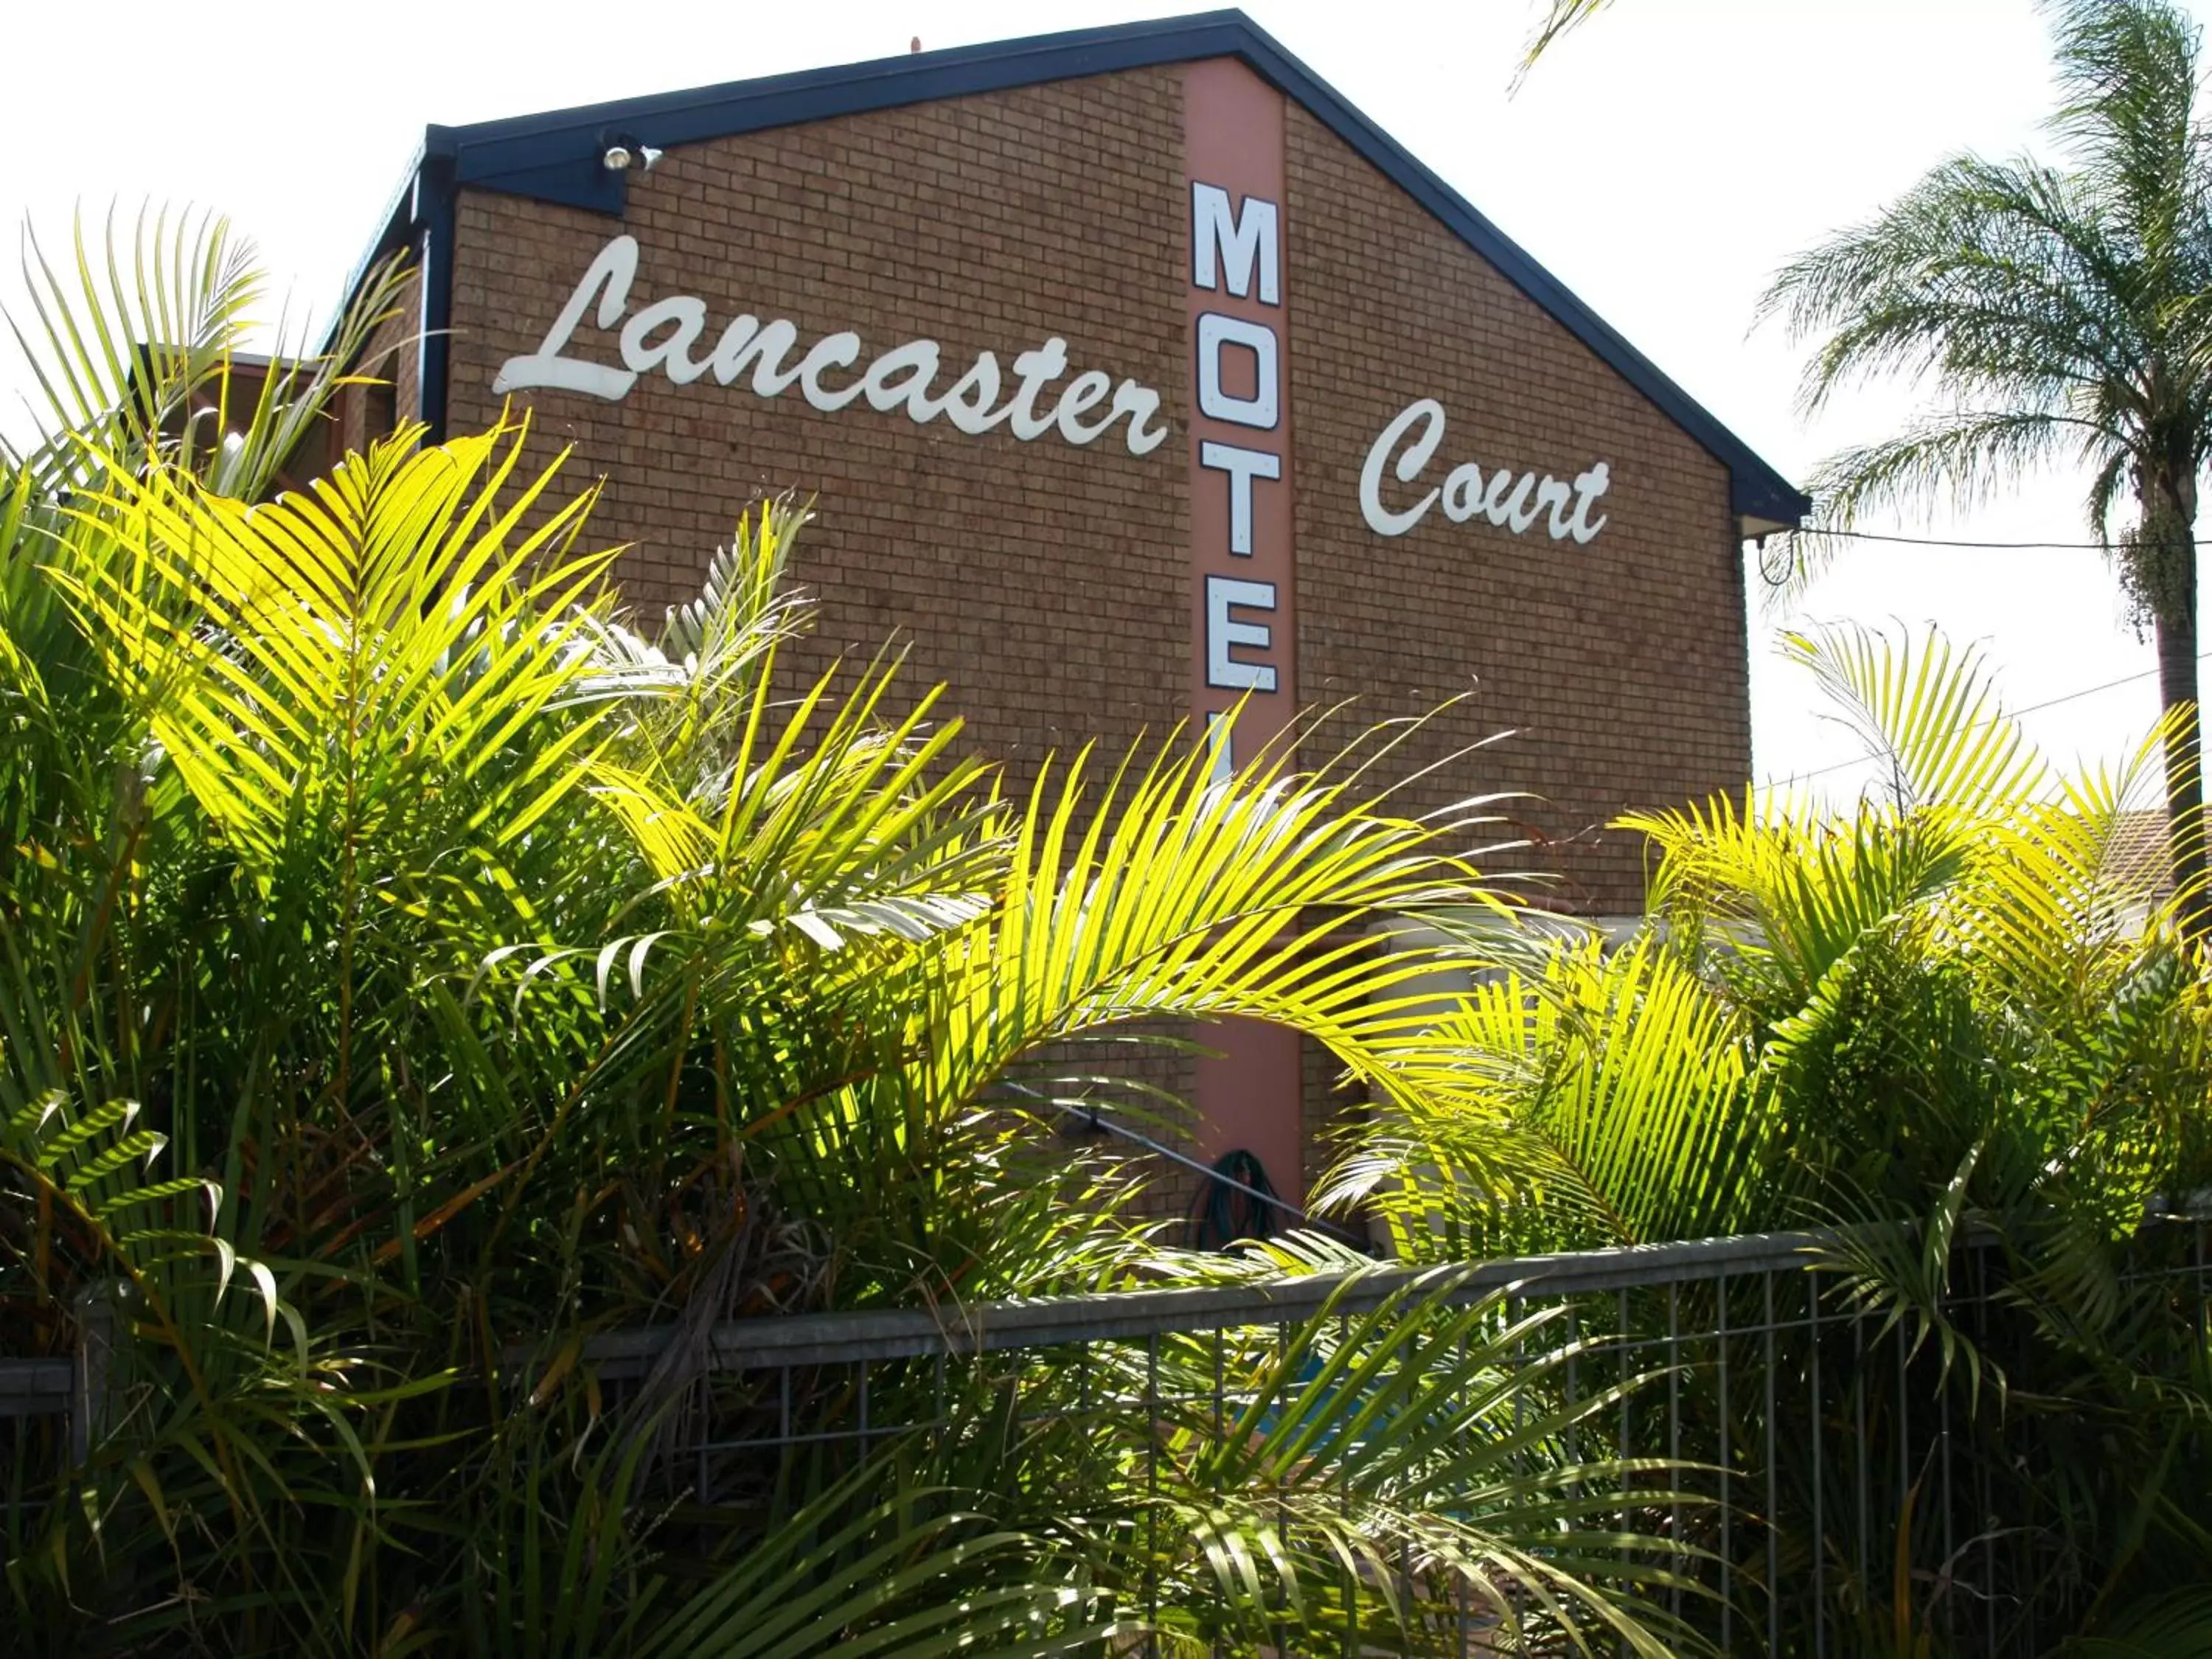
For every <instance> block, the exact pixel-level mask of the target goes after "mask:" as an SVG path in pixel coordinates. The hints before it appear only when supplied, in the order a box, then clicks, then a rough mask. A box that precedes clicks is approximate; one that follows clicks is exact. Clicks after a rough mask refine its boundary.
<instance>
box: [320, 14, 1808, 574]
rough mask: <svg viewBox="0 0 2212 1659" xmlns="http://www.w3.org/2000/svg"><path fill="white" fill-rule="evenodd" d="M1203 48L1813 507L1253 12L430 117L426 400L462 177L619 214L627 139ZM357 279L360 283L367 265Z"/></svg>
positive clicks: (1742, 512)
mask: <svg viewBox="0 0 2212 1659" xmlns="http://www.w3.org/2000/svg"><path fill="white" fill-rule="evenodd" d="M1200 58H1237V59H1239V60H1240V61H1242V62H1243V63H1244V64H1247V65H1248V66H1249V67H1250V68H1251V69H1252V70H1253V71H1254V72H1255V73H1256V74H1257V75H1259V76H1261V79H1263V80H1265V81H1267V82H1269V83H1270V84H1271V85H1273V86H1274V87H1275V88H1277V89H1278V90H1279V91H1280V92H1282V93H1283V94H1285V96H1286V97H1289V98H1292V99H1295V100H1297V102H1298V103H1299V104H1300V105H1302V106H1304V108H1305V109H1306V110H1307V111H1308V112H1310V113H1311V114H1312V115H1313V116H1314V117H1315V118H1317V119H1318V120H1320V121H1321V122H1322V124H1323V125H1326V126H1327V127H1328V128H1329V130H1330V131H1333V132H1334V133H1335V134H1336V136H1337V137H1339V138H1341V139H1342V140H1343V141H1344V142H1345V143H1346V144H1348V145H1350V146H1351V147H1352V149H1353V150H1355V151H1356V152H1358V154H1359V155H1361V156H1363V157H1364V158H1365V159H1366V160H1367V161H1369V162H1370V163H1371V164H1372V165H1373V166H1374V167H1376V168H1377V169H1378V170H1379V171H1381V172H1382V173H1383V174H1384V176H1386V177H1387V178H1389V179H1391V180H1392V181H1393V182H1394V183H1395V184H1396V185H1398V186H1399V187H1400V188H1401V189H1402V190H1404V191H1406V192H1407V194H1408V195H1410V196H1411V197H1413V199H1414V200H1415V201H1416V202H1418V203H1419V204H1421V206H1422V207H1423V208H1425V209H1426V210H1428V212H1429V213H1430V214H1431V215H1432V216H1435V217H1436V218H1437V220H1439V221H1440V222H1443V224H1444V225H1445V226H1446V227H1448V228H1449V229H1450V230H1451V231H1453V232H1454V233H1455V234H1456V235H1458V237H1459V238H1460V240H1462V241H1464V242H1465V243H1466V244H1467V245H1468V246H1469V247H1470V248H1472V249H1474V251H1475V252H1477V253H1479V254H1480V255H1481V256H1482V257H1483V258H1485V259H1486V260H1488V261H1489V262H1490V263H1491V264H1492V265H1493V266H1495V267H1496V268H1497V269H1498V270H1499V271H1500V272H1501V273H1503V274H1504V276H1505V277H1506V278H1507V280H1509V281H1510V282H1511V283H1513V284H1514V285H1515V286H1516V288H1518V289H1520V290H1521V291H1522V293H1523V294H1525V295H1528V297H1529V298H1530V299H1531V300H1533V301H1535V302H1536V304H1538V305H1539V306H1541V307H1543V309H1544V310H1545V311H1546V312H1547V313H1549V314H1550V315H1551V316H1552V317H1553V319H1556V320H1557V321H1558V322H1559V324H1560V325H1562V326H1564V327H1565V329H1566V330H1567V331H1568V332H1569V333H1571V334H1572V335H1573V336H1574V337H1576V338H1577V339H1578V340H1580V341H1581V342H1582V343H1583V344H1584V345H1585V346H1587V347H1589V349H1590V350H1591V351H1593V352H1595V354H1596V355H1597V356H1598V357H1599V358H1600V359H1601V360H1602V361H1603V362H1606V363H1607V364H1609V365H1610V366H1611V367H1612V368H1613V369H1614V370H1615V371H1616V372H1617V373H1619V374H1620V376H1621V378H1622V379H1623V380H1626V381H1627V382H1628V383H1629V384H1630V385H1631V386H1634V387H1635V388H1636V389H1637V390H1638V392H1642V393H1643V394H1644V397H1646V398H1649V399H1650V401H1651V402H1652V403H1653V404H1656V406H1657V407H1658V408H1659V409H1660V410H1662V412H1663V413H1665V414H1666V415H1667V416H1668V417H1669V418H1670V419H1672V420H1673V421H1674V423H1675V424H1676V425H1677V426H1679V427H1680V428H1682V430H1683V431H1685V432H1686V433H1687V434H1688V435H1690V436H1691V437H1692V438H1693V439H1694V440H1696V441H1697V442H1698V443H1699V445H1700V446H1702V447H1704V448H1705V450H1706V452H1707V453H1710V454H1711V455H1712V456H1713V458H1714V459H1717V460H1718V461H1719V462H1720V463H1721V464H1722V465H1724V466H1726V467H1727V468H1728V470H1729V479H1730V486H1729V497H1730V501H1729V504H1730V507H1731V509H1732V510H1733V511H1734V513H1735V515H1736V517H1737V520H1738V521H1739V524H1740V525H1741V526H1742V527H1743V529H1744V531H1745V533H1747V534H1757V533H1761V532H1762V531H1763V530H1771V529H1778V528H1782V527H1784V526H1795V525H1796V524H1797V523H1798V522H1800V521H1801V520H1802V519H1803V518H1804V517H1805V516H1806V514H1807V513H1809V512H1810V511H1811V509H1812V503H1811V501H1809V500H1808V498H1807V497H1806V496H1805V495H1804V494H1803V493H1802V491H1800V490H1798V489H1796V488H1795V487H1794V486H1793V485H1791V484H1790V483H1789V482H1788V481H1787V480H1786V479H1784V477H1782V476H1781V474H1779V473H1778V472H1777V471H1775V470H1774V469H1773V468H1772V467H1771V466H1769V465H1767V464H1766V463H1765V461H1763V460H1761V459H1759V456H1758V455H1757V454H1755V453H1753V451H1752V449H1751V447H1750V446H1749V445H1747V444H1746V443H1745V442H1744V441H1742V440H1741V438H1739V437H1737V436H1736V435H1735V434H1734V433H1732V432H1730V431H1729V429H1728V428H1726V427H1724V426H1723V425H1722V424H1721V423H1720V422H1718V421H1717V420H1716V419H1715V418H1714V417H1713V416H1711V414H1710V413H1708V412H1707V411H1706V410H1705V409H1704V408H1703V407H1701V406H1700V405H1699V404H1698V403H1697V402H1696V401H1695V400H1694V399H1692V398H1691V397H1690V395H1689V394H1688V393H1687V392H1684V391H1683V390H1682V388H1681V387H1680V386H1677V385H1675V384H1674V381H1673V380H1669V379H1668V377H1667V376H1666V375H1665V374H1662V373H1661V372H1660V370H1659V368H1657V367H1656V365H1655V364H1653V362H1651V360H1650V358H1648V357H1646V356H1644V354H1643V353H1642V352H1640V351H1638V349H1636V348H1635V347H1634V346H1632V345H1631V344H1630V343H1628V342H1627V341H1626V339H1624V338H1623V337H1621V336H1620V334H1619V333H1618V332H1617V331H1615V330H1614V329H1613V327H1612V325H1609V324H1607V322H1606V321H1605V319H1602V318H1601V317H1600V316H1598V314H1597V313H1595V312H1594V311H1592V310H1591V309H1590V308H1589V307H1588V306H1586V305H1584V304H1583V302H1582V301H1580V300H1579V299H1577V298H1576V297H1575V295H1573V294H1572V293H1571V291H1569V289H1567V287H1566V285H1565V283H1561V282H1560V281H1559V278H1557V277H1556V276H1553V275H1552V274H1551V273H1550V272H1549V271H1547V270H1545V269H1544V268H1543V267H1542V266H1541V265H1540V264H1537V263H1536V261H1535V260H1534V259H1533V258H1530V257H1529V256H1528V253H1527V252H1524V251H1523V250H1522V248H1521V247H1520V246H1518V245H1517V244H1516V243H1515V242H1514V241H1513V240H1511V239H1510V237H1508V236H1506V235H1505V234H1504V233H1503V232H1502V231H1500V230H1499V229H1498V227H1497V226H1495V225H1493V224H1492V223H1491V222H1490V221H1489V220H1487V219H1486V218H1484V217H1483V216H1482V215H1481V214H1480V213H1479V212H1477V211H1476V210H1475V209H1474V206H1473V205H1472V204H1470V203H1469V202H1468V200H1467V199H1466V198H1465V197H1462V196H1461V195H1460V194H1459V193H1458V192H1457V191H1455V190H1453V189H1452V187H1451V186H1450V185H1447V184H1446V183H1444V181H1443V179H1440V178H1438V177H1437V175H1436V174H1435V173H1433V172H1431V170H1430V169H1429V168H1428V167H1425V166H1424V165H1423V164H1422V163H1421V162H1420V161H1418V160H1416V159H1415V158H1414V157H1413V155H1412V154H1411V153H1410V152H1408V151H1407V149H1405V147H1404V146H1403V145H1401V144H1400V143H1398V142H1397V141H1396V140H1395V139H1394V138H1392V137H1390V136H1389V134H1388V133H1386V132H1384V131H1383V129H1382V128H1380V127H1378V126H1376V125H1375V123H1374V122H1372V121H1370V119H1368V118H1367V117H1366V116H1364V115H1363V114H1361V113H1360V112H1359V111H1358V110H1357V109H1355V108H1354V107H1353V106H1352V105H1351V104H1350V103H1348V102H1346V100H1345V99H1344V98H1343V97H1342V96H1341V95H1340V94H1339V93H1338V92H1337V91H1336V90H1335V89H1334V88H1332V87H1330V86H1329V85H1328V82H1325V81H1323V80H1322V79H1321V77H1320V76H1316V74H1314V72H1313V71H1312V70H1309V69H1308V68H1307V67H1306V66H1305V65H1304V64H1302V63H1300V62H1299V61H1298V60H1297V58H1293V57H1292V56H1291V54H1290V53H1289V52H1286V51H1285V50H1284V49H1283V47H1282V46H1279V44H1278V43H1277V42H1276V41H1275V40H1273V38H1272V37H1271V36H1270V35H1268V34H1267V32H1266V31H1265V30H1263V29H1261V27H1259V25H1257V24H1256V23H1255V22H1253V21H1252V20H1251V19H1250V18H1249V17H1247V16H1245V15H1244V14H1243V12H1241V11H1215V12H1206V13H1202V14H1200V15H1195V16H1188V17H1177V18H1170V19H1166V20H1164V21H1158V22H1142V23H1126V24H1117V25H1115V26H1114V27H1109V28H1096V29H1077V30H1073V31H1071V32H1068V33H1061V34H1047V35H1037V36H1033V37H1031V38H1029V39H1026V40H1001V41H994V42H993V43H991V44H989V45H986V46H957V47H954V48H951V50H949V51H943V52H913V53H908V54H907V55H905V56H903V57H898V58H878V59H876V60H875V61H873V62H871V63H865V64H846V65H843V66H841V67H838V68H834V69H823V70H801V71H799V73H796V74H792V75H775V76H766V77H764V78H762V79H759V80H753V81H732V82H725V83H724V84H722V85H720V86H714V87H702V88H696V89H695V90H693V91H690V92H671V93H662V94H656V95H654V96H651V97H645V98H625V99H618V100H615V101H613V102H611V103H605V104H590V105H585V106H580V107H578V108H574V109H564V110H552V111H549V112H545V113H544V114H540V115H524V116H517V117H513V118H509V119H506V120H499V121H479V122H476V123H474V124H472V125H468V126H433V127H430V128H428V129H427V130H426V131H425V132H424V135H423V142H422V151H421V152H420V154H419V155H417V157H416V161H415V163H414V166H413V167H412V169H411V172H410V178H409V179H408V181H407V183H406V184H405V185H403V187H402V190H401V192H400V195H399V197H398V199H397V201H396V202H395V204H394V205H393V210H392V214H391V216H390V218H389V220H388V222H387V223H386V227H385V230H384V233H383V234H382V235H381V236H380V239H379V240H378V242H377V244H376V245H375V246H374V248H373V249H372V250H371V257H372V258H374V256H375V255H377V254H379V253H380V252H385V251H386V250H389V249H391V248H392V247H396V246H400V245H402V244H403V243H404V242H406V241H407V240H410V238H412V237H413V236H415V235H416V234H422V233H423V232H427V233H428V240H427V244H426V246H425V249H424V254H423V262H422V263H423V277H424V281H425V284H426V288H425V294H424V300H425V305H424V317H423V322H424V327H425V339H424V344H423V347H422V353H423V360H422V376H421V384H422V400H423V411H424V413H425V415H426V416H428V417H429V418H431V419H432V420H433V421H434V422H435V421H436V420H437V418H438V417H439V416H441V415H442V414H443V405H444V401H445V399H444V391H445V355H446V348H445V340H444V337H443V334H442V332H441V331H442V330H443V329H444V328H445V327H446V326H447V325H448V324H449V322H450V320H451V294H450V289H451V279H452V242H453V193H454V191H456V190H457V189H459V187H460V186H462V185H473V186H476V187H477V188H479V189H485V190H495V191H505V192H507V193H508V194H512V195H517V196H526V197H533V198H535V199H538V200H540V201H547V202H556V203H561V204H566V205H568V206H571V207H578V208H584V209H587V210H592V211H595V212H600V213H606V214H612V215H617V216H618V215H620V214H621V213H622V211H623V205H624V203H625V200H626V197H627V190H628V174H627V173H623V172H616V171H611V170H610V169H608V168H607V167H604V166H602V165H601V162H600V158H601V156H602V155H604V154H605V151H606V149H607V147H608V146H609V145H610V144H611V143H614V142H616V141H617V139H620V140H623V141H626V142H628V143H632V144H647V145H651V146H653V147H654V148H655V149H674V148H676V147H677V146H678V145H683V144H694V143H703V142H705V141H707V140H709V139H714V138H726V137H734V136H736V135H738V134H741V133H747V132H757V131H763V130H764V129H767V128H770V127H781V126H789V125H794V124H796V123H799V122H802V121H817V120H822V119H823V118H828V117H832V116H839V115H856V114H860V113H864V112H868V111H872V110H883V109H891V108H896V107H897V106H901V105H906V104H917V103H925V102H929V101H932V100H937V99H942V98H959V97H967V96H971V95H973V94H978V93H990V92H1004V91H1008V90H1011V89H1012V88H1018V87H1028V86H1036V85H1038V84H1041V83H1042V82H1049V81H1063V80H1070V79H1073V78H1075V77H1077V76H1090V75H1105V74H1110V73H1113V72H1114V71H1116V70H1134V69H1151V68H1156V67H1158V66H1161V65H1165V64H1185V63H1191V62H1194V61H1196V60H1198V59H1200ZM367 263H368V261H367V260H364V261H363V266H364V268H365V267H366V264H367ZM354 280H355V282H356V283H357V282H358V280H359V273H358V272H356V277H355V279H354ZM351 286H352V284H351V283H349V290H350V288H351Z"/></svg>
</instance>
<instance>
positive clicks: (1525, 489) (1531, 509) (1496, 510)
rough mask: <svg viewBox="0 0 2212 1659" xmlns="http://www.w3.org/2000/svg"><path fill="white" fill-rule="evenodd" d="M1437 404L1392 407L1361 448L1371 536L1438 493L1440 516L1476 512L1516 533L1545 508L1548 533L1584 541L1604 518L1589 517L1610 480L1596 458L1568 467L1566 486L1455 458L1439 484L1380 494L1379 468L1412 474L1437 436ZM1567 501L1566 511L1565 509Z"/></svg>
mask: <svg viewBox="0 0 2212 1659" xmlns="http://www.w3.org/2000/svg"><path fill="white" fill-rule="evenodd" d="M1443 437H1444V406H1443V404H1440V403H1438V402H1437V400H1436V399H1435V398H1418V399H1416V400H1415V401H1414V402H1413V403H1410V404H1407V405H1406V406H1405V408H1403V409H1401V410H1399V411H1398V413H1397V415H1396V416H1395V418H1393V419H1392V421H1391V422H1390V424H1389V425H1388V426H1386V427H1384V428H1383V430H1382V432H1381V433H1380V435H1377V436H1376V440H1375V441H1374V443H1373V444H1372V445H1371V446H1370V447H1369V448H1368V451H1367V462H1366V465H1364V466H1362V467H1361V468H1360V469H1359V512H1360V516H1361V517H1363V518H1364V519H1365V520H1367V527H1368V528H1369V529H1370V530H1372V531H1373V532H1375V533H1376V535H1378V536H1402V535H1404V534H1405V533H1406V532H1407V531H1409V530H1411V529H1412V528H1413V526H1415V525H1417V524H1419V523H1420V521H1421V520H1423V519H1424V518H1425V517H1426V516H1427V514H1428V511H1429V509H1430V508H1431V507H1434V506H1435V505H1436V504H1437V501H1438V499H1439V498H1441V499H1442V501H1443V508H1444V517H1446V518H1447V519H1449V520H1451V521H1452V522H1453V523H1454V524H1464V523H1466V522H1467V521H1468V520H1470V519H1473V518H1474V517H1475V516H1477V515H1478V514H1480V516H1481V517H1483V518H1485V519H1486V520H1489V521H1490V522H1491V523H1492V524H1494V525H1496V526H1498V527H1499V528H1500V529H1503V530H1510V531H1511V532H1513V533H1514V534H1515V535H1516V536H1518V535H1520V534H1522V532H1525V531H1527V530H1528V528H1529V527H1530V526H1533V525H1534V523H1535V522H1536V520H1538V519H1539V518H1541V517H1544V516H1545V515H1546V514H1547V513H1549V520H1548V522H1547V525H1546V526H1545V528H1546V529H1547V531H1548V532H1550V534H1551V538H1552V539H1553V541H1555V542H1556V541H1565V539H1567V538H1569V537H1572V538H1574V540H1575V541H1577V542H1578V543H1581V544H1584V545H1587V544H1589V542H1591V541H1592V540H1594V539H1595V538H1596V536H1597V532H1599V531H1601V530H1602V529H1604V528H1605V526H1606V522H1607V520H1605V519H1604V517H1603V516H1600V517H1599V518H1598V520H1596V521H1595V523H1593V522H1591V520H1590V507H1591V506H1592V505H1593V504H1594V503H1595V501H1597V499H1598V497H1599V496H1601V495H1604V494H1605V492H1606V489H1607V487H1608V486H1609V485H1610V484H1611V483H1612V482H1613V470H1612V469H1611V468H1610V467H1608V466H1607V465H1606V464H1605V463H1604V462H1603V461H1598V462H1595V463H1594V464H1593V465H1591V467H1590V469H1589V471H1587V472H1582V473H1578V474H1577V475H1576V477H1575V481H1574V483H1573V486H1572V487H1571V488H1570V487H1569V486H1568V485H1567V484H1565V483H1562V482H1561V481H1560V480H1559V479H1558V478H1555V477H1552V476H1551V475H1549V474H1548V473H1547V474H1545V475H1543V476H1542V477H1541V478H1540V477H1538V475H1537V474H1535V473H1534V472H1522V473H1519V474H1517V475H1516V473H1515V472H1514V471H1513V469H1512V468H1511V467H1504V466H1502V467H1499V468H1498V470H1497V471H1495V472H1486V471H1484V470H1483V469H1482V468H1481V467H1480V465H1477V464H1476V463H1474V462H1473V461H1468V462H1466V463H1465V464H1463V465H1459V466H1455V467H1454V468H1452V470H1451V471H1449V473H1447V474H1446V475H1445V477H1444V481H1443V483H1442V484H1441V485H1433V484H1432V485H1431V486H1430V488H1429V489H1428V490H1427V492H1426V493H1425V494H1424V495H1417V496H1415V497H1414V498H1413V500H1412V501H1408V502H1407V503H1406V504H1405V505H1404V506H1402V507H1390V506H1389V505H1387V504H1385V502H1384V501H1383V472H1384V471H1386V470H1387V471H1391V472H1394V473H1395V474H1396V475H1397V479H1398V482H1399V483H1402V484H1410V483H1413V482H1414V481H1415V480H1416V479H1418V478H1419V477H1420V476H1421V474H1422V472H1423V471H1424V470H1425V469H1426V467H1427V466H1428V465H1429V463H1430V461H1431V460H1432V459H1435V457H1436V453H1437V447H1438V446H1439V445H1441V444H1442V443H1443ZM1570 503H1571V504H1572V507H1573V511H1572V512H1569V511H1568V507H1569V504H1570Z"/></svg>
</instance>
